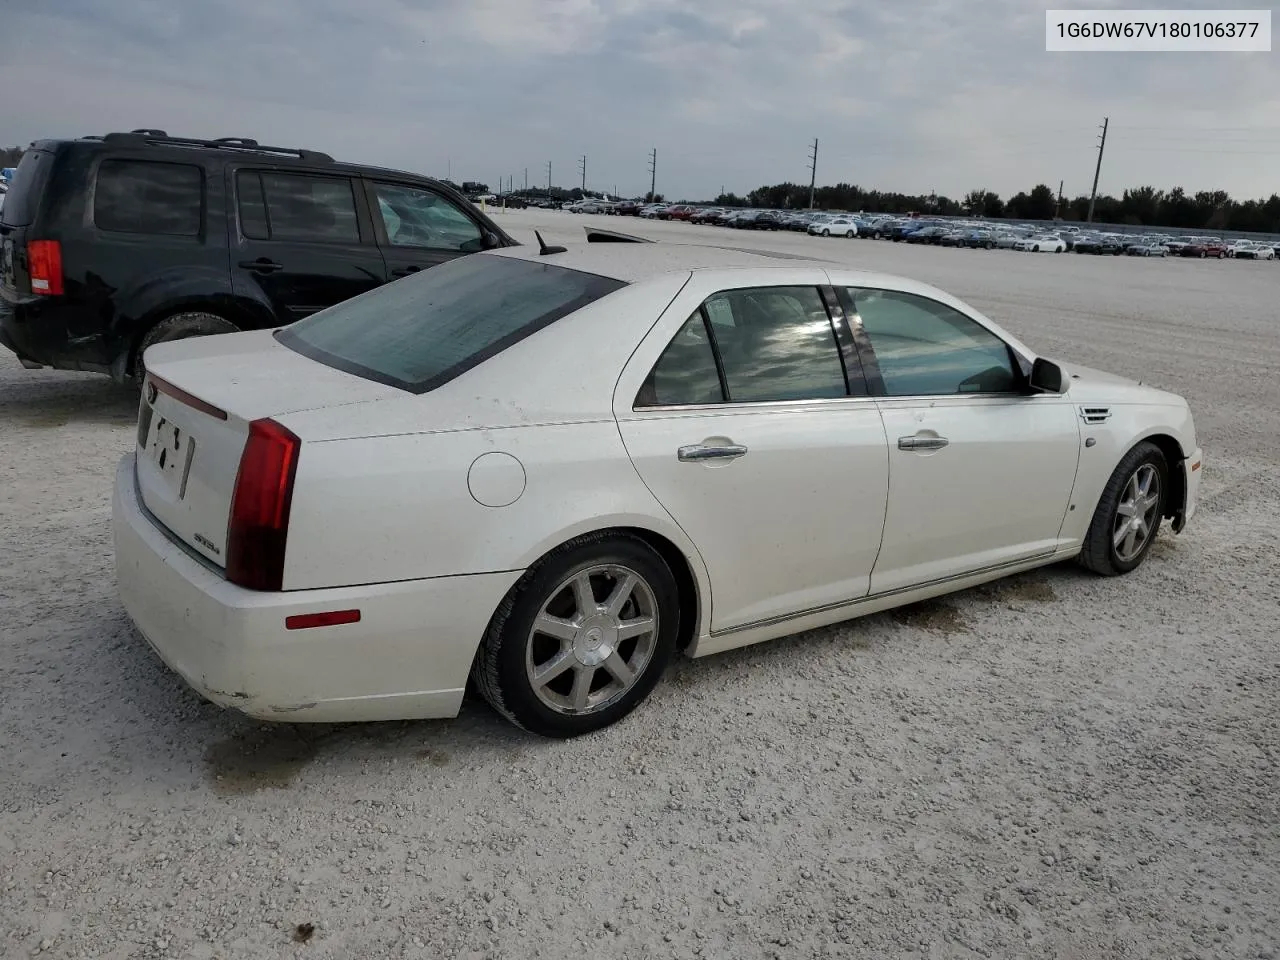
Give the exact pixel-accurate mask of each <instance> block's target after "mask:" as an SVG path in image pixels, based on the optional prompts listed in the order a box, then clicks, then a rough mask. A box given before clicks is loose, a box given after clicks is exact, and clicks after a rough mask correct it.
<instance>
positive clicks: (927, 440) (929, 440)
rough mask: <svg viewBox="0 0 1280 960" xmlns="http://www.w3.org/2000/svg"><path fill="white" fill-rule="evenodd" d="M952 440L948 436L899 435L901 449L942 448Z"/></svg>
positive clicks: (899, 447)
mask: <svg viewBox="0 0 1280 960" xmlns="http://www.w3.org/2000/svg"><path fill="white" fill-rule="evenodd" d="M950 442H951V441H950V440H948V439H947V438H946V437H899V438H898V449H899V450H941V449H942V448H943V447H945V446H946V445H947V444H948V443H950Z"/></svg>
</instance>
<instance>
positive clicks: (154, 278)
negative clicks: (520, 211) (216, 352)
mask: <svg viewBox="0 0 1280 960" xmlns="http://www.w3.org/2000/svg"><path fill="white" fill-rule="evenodd" d="M514 243H515V241H514V240H512V239H511V238H510V237H509V236H507V235H506V234H505V233H504V232H503V231H502V230H501V229H500V228H498V227H497V226H496V225H495V224H494V223H493V222H492V221H491V220H489V219H488V218H487V217H485V216H484V214H482V213H481V212H480V211H479V210H478V209H476V208H475V207H474V206H473V205H472V204H471V203H469V202H468V201H467V200H466V198H465V197H463V196H462V195H461V194H460V193H458V191H456V190H453V189H451V188H449V187H448V186H445V185H444V184H442V183H440V182H439V181H437V180H432V179H430V178H428V177H422V176H417V175H415V174H411V173H400V172H398V171H394V170H382V169H379V168H376V167H367V166H358V165H355V164H349V163H339V162H337V161H335V160H334V159H333V158H332V157H330V156H328V155H327V154H323V153H317V152H315V151H312V150H295V149H286V148H280V147H267V146H262V145H260V144H258V143H257V142H256V141H254V140H246V139H235V138H227V139H222V140H191V139H185V138H179V137H170V136H168V135H167V134H165V132H164V131H163V130H135V131H132V132H130V133H109V134H107V135H106V136H102V137H84V138H81V139H78V140H41V141H38V142H36V143H33V144H32V145H31V148H30V149H28V150H27V151H26V153H25V154H24V155H23V157H22V161H21V163H19V165H18V169H17V173H16V174H15V175H14V177H13V183H12V184H11V185H10V187H9V192H8V195H7V196H6V197H5V203H4V207H3V210H0V344H3V345H4V346H6V347H8V348H9V349H10V350H12V351H13V352H14V353H16V354H17V355H18V358H19V359H20V360H21V361H22V363H23V365H24V366H27V367H40V366H50V367H58V368H61V369H64V370H92V371H97V372H101V373H109V374H111V375H112V376H113V377H115V378H116V379H117V380H121V381H124V380H126V379H127V378H129V377H140V376H141V373H142V364H141V363H140V362H139V358H140V357H141V356H142V353H143V351H144V350H146V348H147V347H149V346H151V345H152V344H154V343H159V342H161V341H165V340H176V339H179V338H182V337H190V336H202V335H206V334H215V333H230V332H233V331H235V330H250V329H261V328H266V327H273V326H280V325H282V324H287V323H292V322H293V321H295V320H298V319H301V318H302V317H305V316H307V315H309V314H312V313H315V312H316V311H317V310H322V309H324V308H325V307H329V306H332V305H333V304H335V303H338V302H339V301H342V300H346V299H347V298H349V297H353V296H355V295H356V294H359V293H363V292H364V291H366V290H369V289H372V288H373V287H376V286H378V285H379V284H382V283H386V282H388V281H391V280H395V279H396V278H398V277H402V276H405V275H407V274H410V273H414V272H416V271H418V270H422V269H424V268H426V267H432V266H435V265H436V264H438V263H443V262H444V261H446V260H451V259H453V258H454V257H457V256H461V255H464V254H468V253H474V252H476V251H479V250H487V249H491V248H493V247H505V246H511V245H513V244H514Z"/></svg>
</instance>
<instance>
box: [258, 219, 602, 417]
mask: <svg viewBox="0 0 1280 960" xmlns="http://www.w3.org/2000/svg"><path fill="white" fill-rule="evenodd" d="M273 227H274V221H273ZM623 286H625V284H624V283H622V282H621V281H619V280H611V279H608V278H606V277H598V276H596V275H595V274H590V273H582V272H580V271H577V270H567V269H565V268H564V267H557V266H553V265H551V264H547V263H536V262H529V261H526V260H517V259H514V258H511V257H495V256H488V255H485V254H480V255H477V256H471V257H461V258H458V259H456V260H450V261H449V262H447V263H444V264H441V265H440V266H438V267H432V268H431V269H430V270H424V271H423V272H422V273H420V274H417V275H415V276H412V277H408V278H406V279H404V280H398V281H396V282H395V283H390V284H387V285H386V286H384V287H379V288H377V289H375V290H371V291H369V292H368V293H365V294H362V295H360V296H358V297H355V298H354V299H351V300H347V301H345V302H343V303H340V304H338V305H337V306H334V307H330V308H329V309H328V310H322V311H321V312H320V313H317V314H315V315H314V316H311V317H308V318H307V319H305V320H300V321H298V322H297V323H295V324H293V325H292V326H289V327H286V328H285V329H284V330H282V331H281V332H280V333H279V334H278V337H279V340H280V342H281V343H283V344H284V345H285V346H287V347H290V348H292V349H294V350H297V351H298V352H299V353H302V354H304V355H306V356H308V357H311V358H312V359H314V360H318V361H319V362H321V363H325V364H328V365H329V366H332V367H336V368H338V369H339V370H345V371H347V372H348V373H354V374H356V375H357V376H362V377H365V378H367V379H369V380H376V381H378V382H379V383H386V384H390V385H391V386H394V387H400V388H402V389H405V390H410V391H412V392H414V393H423V392H425V391H427V390H431V389H434V388H435V387H438V386H440V385H441V384H443V383H446V382H448V381H449V380H452V379H453V378H454V377H456V376H458V375H459V374H461V373H463V372H465V371H466V370H469V369H470V368H471V367H474V366H475V365H476V364H478V363H481V362H483V361H484V360H487V359H488V358H489V357H492V356H495V355H496V354H498V353H501V352H502V351H503V350H505V349H507V348H508V347H509V346H511V345H512V344H514V343H517V342H519V341H520V340H523V339H524V338H525V337H527V336H529V335H530V334H531V333H534V332H535V331H537V330H540V329H542V328H543V327H545V326H547V325H548V324H550V323H553V322H554V321H556V320H558V319H560V318H561V317H563V316H567V315H568V314H570V313H573V312H574V311H575V310H578V309H581V308H582V307H585V306H586V305H587V304H589V303H592V302H594V301H596V300H599V299H600V298H601V297H603V296H606V295H607V294H610V293H612V292H614V291H615V290H618V289H620V288H621V287H623Z"/></svg>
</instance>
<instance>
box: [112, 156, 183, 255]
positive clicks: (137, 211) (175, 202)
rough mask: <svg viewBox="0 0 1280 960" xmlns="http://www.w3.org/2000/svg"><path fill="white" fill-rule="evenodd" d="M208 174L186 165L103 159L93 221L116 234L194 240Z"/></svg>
mask: <svg viewBox="0 0 1280 960" xmlns="http://www.w3.org/2000/svg"><path fill="white" fill-rule="evenodd" d="M202 187H203V174H202V173H201V170H200V168H199V167H194V166H191V165H189V164H185V163H158V162H156V161H153V160H103V161H102V164H101V165H100V166H99V167H98V181H97V184H96V185H95V187H94V191H93V222H94V224H95V225H96V226H97V227H98V229H99V230H109V231H111V232H112V233H146V234H152V235H160V236H171V237H194V236H198V235H199V233H200V214H201V209H202V207H203V199H204V196H203V194H204V191H203V189H202Z"/></svg>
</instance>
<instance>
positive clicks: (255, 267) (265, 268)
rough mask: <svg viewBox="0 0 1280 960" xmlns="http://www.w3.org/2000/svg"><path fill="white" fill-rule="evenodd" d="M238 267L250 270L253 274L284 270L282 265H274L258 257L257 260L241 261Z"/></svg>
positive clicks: (271, 261)
mask: <svg viewBox="0 0 1280 960" xmlns="http://www.w3.org/2000/svg"><path fill="white" fill-rule="evenodd" d="M239 265H240V266H241V267H243V268H244V269H245V270H252V271H253V272H254V273H275V272H276V271H277V270H283V269H284V264H283V263H276V262H275V261H274V260H268V259H267V258H266V257H259V258H258V259H257V260H241V261H240V264H239Z"/></svg>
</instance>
